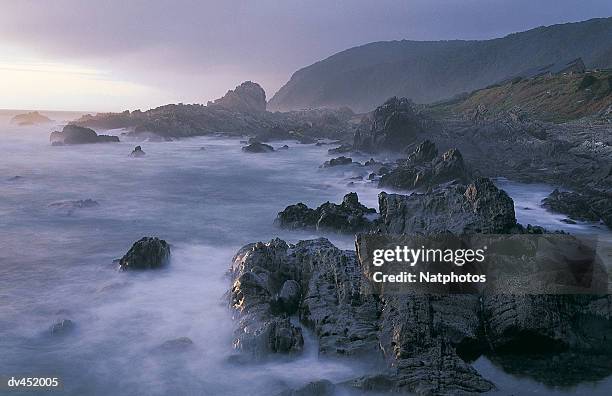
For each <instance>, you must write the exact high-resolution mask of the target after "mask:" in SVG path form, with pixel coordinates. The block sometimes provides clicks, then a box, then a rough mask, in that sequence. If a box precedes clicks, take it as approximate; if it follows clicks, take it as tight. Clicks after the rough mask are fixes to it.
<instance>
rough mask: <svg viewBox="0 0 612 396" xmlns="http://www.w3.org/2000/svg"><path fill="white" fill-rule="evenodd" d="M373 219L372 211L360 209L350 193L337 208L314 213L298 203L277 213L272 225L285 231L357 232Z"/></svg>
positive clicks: (326, 205)
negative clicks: (286, 229)
mask: <svg viewBox="0 0 612 396" xmlns="http://www.w3.org/2000/svg"><path fill="white" fill-rule="evenodd" d="M374 217H376V210H375V209H372V208H368V207H366V206H364V205H362V204H361V203H360V202H359V197H358V196H357V193H349V194H347V195H345V196H344V198H343V199H342V203H341V204H339V205H337V204H334V203H331V202H326V203H324V204H323V205H321V206H319V207H318V208H316V209H311V208H309V207H308V206H306V205H304V204H303V203H301V202H300V203H298V204H295V205H290V206H287V208H285V210H283V211H282V212H279V213H278V215H277V217H276V220H275V224H277V225H278V226H280V227H282V228H288V229H316V230H328V231H329V230H331V231H337V232H359V231H364V230H367V229H369V228H370V227H371V226H372V221H373V220H374Z"/></svg>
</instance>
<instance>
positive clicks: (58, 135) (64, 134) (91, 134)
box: [49, 125, 119, 145]
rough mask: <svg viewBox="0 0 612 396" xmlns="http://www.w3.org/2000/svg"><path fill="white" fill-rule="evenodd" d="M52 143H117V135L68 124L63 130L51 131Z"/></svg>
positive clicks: (50, 138)
mask: <svg viewBox="0 0 612 396" xmlns="http://www.w3.org/2000/svg"><path fill="white" fill-rule="evenodd" d="M49 140H50V141H51V144H53V145H62V144H88V143H116V142H119V138H118V137H117V136H108V135H98V134H97V133H96V132H95V131H94V130H93V129H89V128H84V127H80V126H76V125H66V126H65V127H64V129H62V131H61V132H59V131H55V132H51V136H50V137H49Z"/></svg>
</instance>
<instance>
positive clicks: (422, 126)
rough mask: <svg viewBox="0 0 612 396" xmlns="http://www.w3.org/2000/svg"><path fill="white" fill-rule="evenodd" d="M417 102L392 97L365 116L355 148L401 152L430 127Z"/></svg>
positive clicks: (369, 150)
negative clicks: (418, 108) (368, 115)
mask: <svg viewBox="0 0 612 396" xmlns="http://www.w3.org/2000/svg"><path fill="white" fill-rule="evenodd" d="M429 124H430V123H429V121H428V120H427V119H426V118H425V117H424V116H422V115H421V114H420V113H419V112H418V111H417V109H416V107H415V105H414V104H413V103H412V102H411V101H410V100H408V99H406V98H400V99H398V98H397V97H393V98H391V99H389V100H387V101H386V102H385V103H384V104H383V105H382V106H380V107H378V108H376V110H374V112H373V113H372V115H371V117H366V118H365V119H364V120H363V121H362V122H361V124H360V125H359V127H358V129H357V131H356V132H355V137H354V141H353V148H354V149H355V150H360V151H364V152H369V153H373V152H380V151H391V152H401V151H403V150H404V149H405V147H406V146H408V145H410V144H412V143H414V142H415V141H417V140H418V138H419V137H420V136H422V134H423V133H424V132H426V130H427V129H428V128H429V127H430V125H429Z"/></svg>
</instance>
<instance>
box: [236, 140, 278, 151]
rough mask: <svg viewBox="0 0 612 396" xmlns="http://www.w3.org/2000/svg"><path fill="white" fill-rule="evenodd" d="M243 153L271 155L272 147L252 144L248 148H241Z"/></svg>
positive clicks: (255, 142) (257, 143)
mask: <svg viewBox="0 0 612 396" xmlns="http://www.w3.org/2000/svg"><path fill="white" fill-rule="evenodd" d="M242 151H244V152H245V153H271V152H272V151H274V147H272V146H270V145H267V144H265V143H260V142H257V141H254V142H252V143H251V144H249V145H248V146H245V147H243V148H242Z"/></svg>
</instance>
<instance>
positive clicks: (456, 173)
mask: <svg viewBox="0 0 612 396" xmlns="http://www.w3.org/2000/svg"><path fill="white" fill-rule="evenodd" d="M437 153H438V150H437V148H436V146H435V145H434V144H433V143H432V142H430V141H429V140H425V141H424V142H422V143H421V144H419V145H418V146H417V147H416V149H415V151H414V152H413V153H411V154H410V155H409V156H408V159H407V160H405V161H402V162H400V163H399V164H398V166H397V167H396V168H394V169H392V170H390V171H389V172H388V173H386V174H384V175H383V176H382V178H381V179H380V181H379V184H378V185H379V187H392V188H395V189H399V190H413V189H424V190H426V189H428V188H431V187H436V186H437V185H439V184H443V183H449V182H457V183H465V182H467V181H468V180H469V178H470V175H469V172H468V170H467V167H466V165H465V163H464V161H463V156H462V155H461V153H460V152H459V150H457V149H449V150H448V151H446V152H445V153H444V154H442V155H441V156H440V157H436V156H437Z"/></svg>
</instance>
